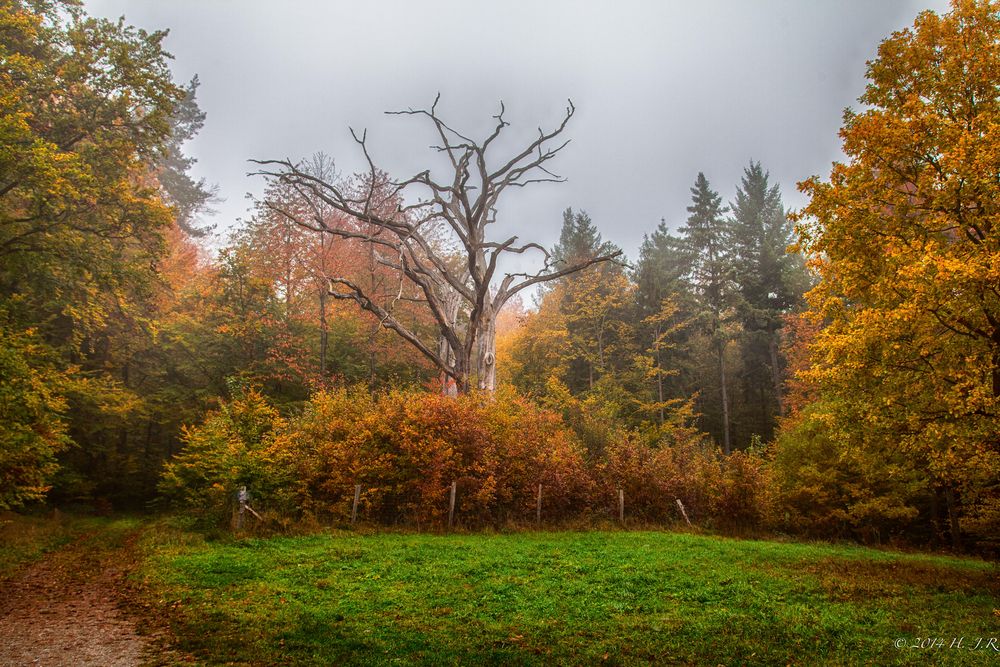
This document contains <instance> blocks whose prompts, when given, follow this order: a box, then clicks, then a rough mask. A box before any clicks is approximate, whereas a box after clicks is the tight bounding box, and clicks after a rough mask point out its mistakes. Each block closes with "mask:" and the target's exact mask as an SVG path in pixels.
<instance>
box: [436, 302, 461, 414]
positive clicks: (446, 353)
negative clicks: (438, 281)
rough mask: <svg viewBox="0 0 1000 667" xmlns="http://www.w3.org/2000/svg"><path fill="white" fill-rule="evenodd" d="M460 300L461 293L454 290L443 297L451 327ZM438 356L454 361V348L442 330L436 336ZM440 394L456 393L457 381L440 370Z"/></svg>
mask: <svg viewBox="0 0 1000 667" xmlns="http://www.w3.org/2000/svg"><path fill="white" fill-rule="evenodd" d="M461 300H462V297H461V295H460V294H458V293H457V292H454V291H450V292H448V294H447V296H446V297H445V299H444V302H445V315H446V317H447V318H448V322H449V323H450V324H451V327H452V328H453V329H454V328H455V327H456V326H457V322H458V311H459V309H460V308H461V305H462V303H461ZM438 356H439V357H440V358H441V359H442V360H443V361H444V362H446V363H447V364H452V365H453V364H454V363H455V361H456V359H455V350H453V349H452V347H451V345H450V344H449V343H448V339H447V338H446V337H445V335H444V333H443V332H442V333H441V335H440V336H439V337H438ZM441 394H442V395H443V396H452V397H454V396H457V395H458V383H457V382H456V381H455V380H454V379H453V378H450V377H448V374H447V373H445V372H444V371H441Z"/></svg>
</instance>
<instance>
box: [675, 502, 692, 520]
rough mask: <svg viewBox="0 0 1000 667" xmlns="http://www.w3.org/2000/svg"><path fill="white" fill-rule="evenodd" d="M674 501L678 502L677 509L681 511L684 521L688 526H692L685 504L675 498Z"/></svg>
mask: <svg viewBox="0 0 1000 667" xmlns="http://www.w3.org/2000/svg"><path fill="white" fill-rule="evenodd" d="M674 500H676V501H677V509H679V510H680V511H681V516H682V517H684V520H685V521H687V525H689V526H690V525H691V519H689V518H688V513H687V511H686V510H685V509H684V503H682V502H681V499H680V498H674Z"/></svg>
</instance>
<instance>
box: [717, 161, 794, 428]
mask: <svg viewBox="0 0 1000 667" xmlns="http://www.w3.org/2000/svg"><path fill="white" fill-rule="evenodd" d="M732 213H733V215H732V220H731V225H732V227H731V235H732V236H731V239H732V253H733V269H734V276H735V279H736V282H737V284H738V285H739V296H740V301H739V307H738V311H739V319H740V323H741V324H742V326H743V334H742V338H741V352H742V357H743V363H744V370H743V375H742V378H741V380H742V382H741V390H742V401H741V406H742V408H743V409H742V412H743V414H742V420H741V421H742V422H743V424H744V426H745V427H746V429H747V431H748V433H749V434H755V435H759V436H761V437H762V438H764V439H765V440H769V439H771V437H772V436H773V434H774V427H775V421H776V417H777V415H778V414H780V412H781V387H782V373H783V371H782V367H783V361H782V360H781V355H780V354H779V343H780V329H781V326H782V315H783V314H785V313H787V312H789V311H790V310H791V309H792V308H793V307H794V306H796V305H797V304H799V303H800V302H801V300H802V294H803V292H804V291H805V287H806V282H807V279H806V274H805V270H804V267H803V264H802V260H801V257H800V256H797V255H789V254H788V253H787V247H788V245H789V244H790V243H791V242H792V226H791V223H790V222H789V220H788V217H787V215H786V213H785V209H784V206H783V205H782V201H781V192H780V190H779V187H778V185H777V184H773V185H772V184H771V183H770V182H769V174H768V173H767V172H766V171H765V170H764V169H763V168H762V167H761V165H760V163H759V162H752V161H751V162H750V165H749V166H748V167H747V168H746V169H744V172H743V178H742V179H741V183H740V186H739V187H738V188H737V190H736V200H735V201H734V202H733V203H732Z"/></svg>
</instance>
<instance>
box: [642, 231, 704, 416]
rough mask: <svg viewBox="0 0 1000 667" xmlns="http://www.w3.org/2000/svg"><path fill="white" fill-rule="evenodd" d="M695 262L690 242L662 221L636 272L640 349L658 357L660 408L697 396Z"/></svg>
mask: <svg viewBox="0 0 1000 667" xmlns="http://www.w3.org/2000/svg"><path fill="white" fill-rule="evenodd" d="M691 261H692V258H691V253H690V251H689V248H688V247H687V245H686V244H685V242H684V240H683V239H681V238H680V237H678V236H675V235H674V234H671V233H670V230H669V229H668V228H667V223H666V221H664V220H661V221H660V224H659V225H658V226H657V228H656V230H655V231H654V232H653V233H652V234H648V235H646V236H644V237H643V241H642V245H641V246H640V247H639V260H638V261H637V262H636V265H635V270H634V271H633V272H632V280H633V281H634V282H635V284H636V291H635V301H636V308H637V317H636V319H637V320H638V323H637V327H636V331H637V334H638V336H639V339H640V340H639V343H640V346H639V347H640V348H641V349H644V350H652V351H653V357H654V359H653V364H654V369H653V372H652V373H651V378H652V380H653V391H654V395H655V398H656V401H657V402H658V403H660V404H663V403H664V402H665V401H667V400H669V399H671V398H681V397H685V398H686V397H688V396H689V395H690V393H691V392H690V386H691V382H690V378H689V377H688V374H687V373H686V372H685V371H687V370H688V369H687V368H684V366H685V364H684V357H686V353H687V350H686V343H687V339H688V334H689V332H688V330H687V327H686V326H685V324H686V323H687V322H688V321H689V320H690V318H691V314H692V312H693V309H694V303H693V301H692V294H691V286H690V284H689V282H688V276H689V274H690V273H691ZM665 308H667V309H668V310H667V311H665V310H664V309H665ZM665 312H669V317H667V318H664V317H663V315H664V314H665ZM659 419H660V422H661V423H662V421H663V410H660V411H659Z"/></svg>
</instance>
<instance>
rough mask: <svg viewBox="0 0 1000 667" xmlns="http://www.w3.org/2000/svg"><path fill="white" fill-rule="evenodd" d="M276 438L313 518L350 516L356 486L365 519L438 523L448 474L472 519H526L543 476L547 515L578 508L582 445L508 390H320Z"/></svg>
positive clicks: (583, 485) (584, 478) (583, 494)
mask: <svg viewBox="0 0 1000 667" xmlns="http://www.w3.org/2000/svg"><path fill="white" fill-rule="evenodd" d="M275 444H276V447H278V448H286V449H288V450H292V449H294V450H295V451H296V452H297V453H296V454H295V455H294V457H293V458H294V459H295V461H296V462H297V467H296V473H295V474H296V478H297V479H298V485H297V489H298V493H299V497H300V498H301V499H302V508H303V509H304V510H305V511H307V512H309V513H312V514H314V515H316V516H320V517H325V518H333V519H341V520H343V519H344V518H346V517H347V516H348V512H349V511H350V503H351V500H352V498H353V493H354V485H355V484H361V486H362V492H361V507H362V511H363V516H364V518H365V519H367V520H372V521H377V522H380V523H389V524H394V523H408V524H409V523H412V524H416V525H418V526H425V525H441V524H443V523H444V522H445V521H446V519H447V513H448V494H449V488H450V486H451V483H452V482H453V481H454V482H455V483H456V485H457V506H458V510H457V516H458V517H459V520H460V521H461V522H462V523H465V524H468V525H483V524H493V525H499V524H504V523H507V522H512V521H514V522H518V521H523V520H526V519H528V518H530V517H531V516H532V513H533V509H534V506H535V505H534V503H535V498H536V494H537V485H538V484H539V483H541V484H542V485H543V495H544V507H545V509H544V512H545V514H546V516H563V515H565V514H566V513H568V512H570V511H571V510H576V511H579V510H580V509H582V508H584V507H586V501H587V496H588V489H589V482H590V480H589V477H588V475H587V470H586V466H585V464H584V460H583V456H582V452H581V450H580V447H579V445H578V444H577V443H576V441H575V439H574V438H573V437H572V435H571V433H570V432H569V431H568V430H567V429H566V428H565V427H564V426H563V425H562V422H561V420H560V419H559V418H558V416H557V415H555V414H553V413H551V412H547V411H544V410H541V409H539V408H537V407H536V406H534V405H532V404H531V403H530V402H528V401H526V400H525V399H523V398H521V397H518V396H517V395H515V394H514V393H513V392H511V391H500V392H498V393H497V394H496V395H494V396H489V395H487V394H471V395H467V396H461V397H459V398H457V399H454V398H448V397H444V396H440V395H437V394H428V393H418V392H402V391H397V392H391V393H387V394H382V395H379V396H377V397H375V398H372V397H370V396H369V395H368V394H367V393H366V392H363V391H361V390H359V389H355V390H344V389H341V390H336V391H330V392H323V393H320V394H317V395H316V396H314V397H313V398H312V400H311V401H310V402H309V405H308V406H307V408H306V410H305V411H304V413H303V414H302V416H301V417H300V418H299V419H297V420H294V421H293V422H292V423H291V424H290V428H289V429H287V430H286V432H284V433H283V434H281V435H280V436H278V438H277V439H276V443H275Z"/></svg>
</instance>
